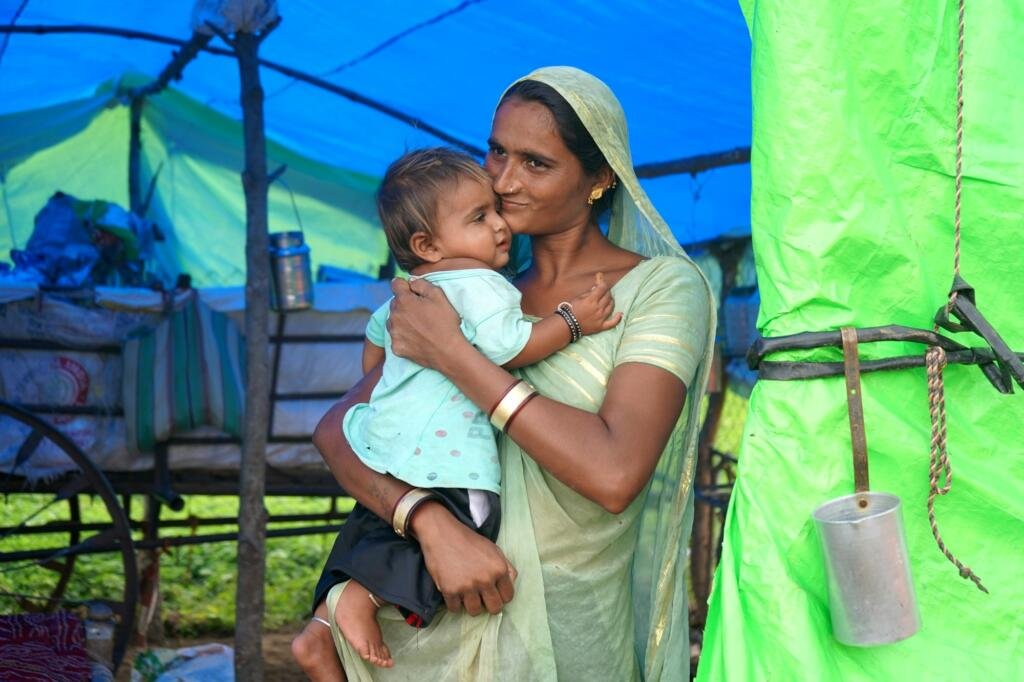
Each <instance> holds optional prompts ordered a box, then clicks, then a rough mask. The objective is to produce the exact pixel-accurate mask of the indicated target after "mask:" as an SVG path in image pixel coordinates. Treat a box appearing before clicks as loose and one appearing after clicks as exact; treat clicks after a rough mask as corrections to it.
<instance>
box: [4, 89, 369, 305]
mask: <svg viewBox="0 0 1024 682" xmlns="http://www.w3.org/2000/svg"><path fill="white" fill-rule="evenodd" d="M145 82H148V80H147V79H145V78H142V77H138V76H126V77H125V78H124V79H122V81H121V83H120V84H119V85H120V86H121V87H122V88H130V87H131V86H133V85H140V84H142V83H145ZM128 139H129V116H128V108H127V107H126V106H124V102H123V101H121V99H120V98H118V97H117V95H116V89H115V87H114V86H112V85H109V84H108V85H106V86H104V87H101V88H100V89H99V91H98V92H97V93H96V94H94V95H92V96H90V97H87V98H84V99H82V100H78V101H74V102H68V103H65V104H60V105H56V106H52V107H47V108H44V109H39V110H35V111H28V112H21V113H17V114H8V115H5V116H0V259H2V260H4V261H8V262H9V260H10V259H9V251H10V249H11V248H24V247H25V244H26V242H27V241H28V238H29V236H30V235H31V233H32V228H33V218H34V216H35V214H36V213H37V212H38V211H39V210H40V209H41V208H42V207H43V205H44V204H45V203H46V200H47V199H48V198H49V197H50V195H51V194H53V193H54V192H55V191H57V190H62V191H64V192H66V193H68V194H72V195H74V196H76V197H78V198H79V199H86V200H88V199H105V200H107V201H113V202H115V203H117V204H120V205H121V206H124V207H126V208H127V206H128ZM141 140H142V155H141V162H142V183H143V186H144V187H145V186H146V185H148V183H149V182H150V179H151V178H152V177H153V175H154V174H155V173H156V171H157V169H158V168H159V169H160V175H159V177H158V178H157V181H156V185H155V191H154V195H153V202H152V204H151V206H150V211H149V214H148V217H150V218H152V219H153V220H155V221H156V222H157V224H158V225H159V226H160V227H161V229H162V230H163V232H164V233H165V234H166V235H167V241H165V242H163V243H160V244H158V245H157V252H156V262H155V263H154V264H153V267H154V268H155V269H156V271H157V273H158V274H159V275H161V277H162V278H163V279H164V280H165V281H167V282H169V283H173V281H174V279H175V277H176V276H177V274H178V273H179V272H187V273H189V274H191V275H192V283H193V285H194V286H201V287H205V286H222V285H237V284H241V283H243V282H244V281H245V197H244V195H243V192H242V182H241V169H242V167H243V165H244V159H243V158H242V130H241V122H239V121H236V120H233V119H231V118H229V117H227V116H224V115H223V114H220V113H217V112H216V111H214V110H213V109H211V108H209V107H207V106H205V105H203V104H202V103H200V102H197V101H195V100H192V99H190V98H188V97H186V96H184V95H182V94H180V93H178V92H176V91H175V90H173V89H168V90H165V91H163V92H162V93H161V94H160V95H158V96H155V97H151V98H149V99H147V100H146V104H145V106H144V108H143V117H142V131H141ZM282 164H284V165H287V167H288V168H287V170H286V171H285V173H284V175H283V176H282V177H281V180H279V181H277V182H275V183H274V184H273V185H272V186H271V188H270V192H269V197H268V199H269V206H268V212H269V225H270V229H271V231H286V230H297V229H300V226H299V220H301V223H302V228H303V229H304V231H305V235H306V242H307V243H308V244H309V245H310V251H311V256H312V259H313V264H314V267H316V266H317V265H320V264H326V265H332V266H335V267H339V268H345V269H348V270H352V271H354V272H358V273H362V274H366V275H370V276H373V277H376V276H377V274H378V271H379V268H380V266H381V265H383V264H384V262H385V261H386V259H387V243H386V242H385V239H384V233H383V232H382V231H381V229H380V226H379V222H378V220H377V211H376V206H375V203H374V192H375V191H376V188H377V184H378V180H377V179H376V178H373V177H370V176H367V175H364V174H361V173H355V172H352V171H348V170H345V169H344V165H345V159H338V160H337V164H336V165H327V164H324V163H320V162H318V161H314V160H312V159H309V158H307V157H303V156H301V155H299V154H297V153H295V152H293V151H291V150H289V149H288V148H287V147H286V146H285V145H284V144H280V143H278V142H275V141H268V143H267V165H268V167H269V170H271V171H273V170H275V169H276V168H278V167H280V166H281V165H282ZM289 190H290V192H291V194H290V193H289ZM292 196H294V200H295V206H294V207H293V205H292ZM296 211H297V212H298V216H299V217H298V218H296Z"/></svg>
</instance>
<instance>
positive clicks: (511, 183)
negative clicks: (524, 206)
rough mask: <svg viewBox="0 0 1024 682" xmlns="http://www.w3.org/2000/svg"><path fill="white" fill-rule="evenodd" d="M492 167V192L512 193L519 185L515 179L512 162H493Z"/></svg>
mask: <svg viewBox="0 0 1024 682" xmlns="http://www.w3.org/2000/svg"><path fill="white" fill-rule="evenodd" d="M492 169H493V173H492V176H491V177H493V178H494V193H495V194H501V195H504V194H514V193H515V191H516V190H517V189H518V188H519V186H518V182H517V181H516V177H515V171H514V169H513V164H511V163H508V162H507V161H503V162H499V163H495V164H494V165H493V166H492Z"/></svg>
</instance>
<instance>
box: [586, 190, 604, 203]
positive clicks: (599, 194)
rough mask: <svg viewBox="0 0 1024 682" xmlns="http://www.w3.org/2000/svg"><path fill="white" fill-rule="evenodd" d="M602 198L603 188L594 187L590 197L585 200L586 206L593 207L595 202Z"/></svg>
mask: <svg viewBox="0 0 1024 682" xmlns="http://www.w3.org/2000/svg"><path fill="white" fill-rule="evenodd" d="M603 196H604V187H595V188H594V190H593V191H592V192H591V193H590V197H589V198H588V199H587V205H588V206H593V205H594V202H595V201H598V200H599V199H600V198H601V197H603Z"/></svg>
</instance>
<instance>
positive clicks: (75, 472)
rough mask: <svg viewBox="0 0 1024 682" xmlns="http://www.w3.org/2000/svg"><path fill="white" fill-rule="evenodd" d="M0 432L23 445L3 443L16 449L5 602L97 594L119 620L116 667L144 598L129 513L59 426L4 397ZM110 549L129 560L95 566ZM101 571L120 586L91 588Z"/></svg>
mask: <svg viewBox="0 0 1024 682" xmlns="http://www.w3.org/2000/svg"><path fill="white" fill-rule="evenodd" d="M0 433H2V434H4V435H5V441H6V442H9V443H14V444H15V445H14V446H13V447H12V448H11V449H9V450H8V452H3V450H2V449H0V456H2V455H8V454H10V455H12V456H11V457H7V456H4V457H3V460H2V461H3V462H4V464H3V467H2V470H0V492H2V493H4V494H5V497H6V498H7V499H6V500H5V501H4V503H3V506H4V507H5V513H4V515H3V520H2V521H0V603H2V602H3V601H11V600H13V601H14V602H15V603H16V604H17V605H18V606H19V607H20V608H21V609H22V610H27V611H53V610H56V609H58V608H61V607H75V606H81V605H82V604H83V603H86V602H90V601H100V602H103V603H105V604H107V605H108V606H110V608H111V609H112V610H113V612H114V615H115V620H116V625H115V630H114V642H113V664H114V670H115V671H116V670H117V667H118V666H119V665H120V663H121V660H122V659H123V658H124V654H125V649H126V648H127V644H128V638H129V636H130V634H131V631H132V628H133V625H134V622H135V605H136V601H137V599H138V573H137V569H136V564H135V549H134V546H133V544H132V533H131V526H130V525H129V522H128V517H127V516H126V515H125V512H124V509H122V507H121V505H120V503H119V502H118V499H117V496H116V495H115V494H114V489H113V487H112V486H111V485H110V482H109V481H108V480H107V478H106V476H104V475H103V472H102V471H100V470H99V469H98V468H97V467H96V465H95V464H93V463H92V461H91V460H90V459H89V458H88V456H86V455H85V453H83V452H82V450H81V449H80V448H79V447H78V446H77V445H75V443H74V442H73V441H72V440H71V439H70V438H68V437H67V436H66V435H64V434H63V433H61V432H60V431H59V430H58V429H57V428H55V427H53V426H51V425H50V424H48V423H47V422H45V421H43V420H42V419H40V418H38V417H36V416H35V415H33V414H31V413H29V412H27V411H25V410H23V409H21V408H19V407H16V406H14V405H11V404H10V403H6V402H4V401H0ZM11 434H15V435H14V437H13V438H12V437H11ZM103 555H107V556H108V557H109V556H110V555H113V556H114V557H116V558H117V561H118V562H119V563H120V564H121V567H120V568H115V569H113V570H107V568H108V567H101V568H100V569H99V570H95V566H96V565H99V564H100V563H101V562H103V561H109V559H107V558H105V557H104V556H103ZM90 564H93V566H92V567H91V568H93V569H94V570H93V571H91V574H90V571H89V569H90ZM76 567H77V568H78V571H79V574H80V575H77V576H76V575H73V574H74V573H75V569H76ZM40 569H41V570H40ZM98 576H101V577H102V581H103V584H104V587H101V588H99V589H106V590H108V591H109V588H110V586H111V585H112V584H113V583H112V581H116V587H115V589H114V590H113V592H114V593H111V594H107V595H102V596H98V595H96V594H90V593H89V590H95V589H97V586H96V585H95V582H96V581H97V579H98ZM122 582H123V587H122V586H121V585H120V583H122ZM115 593H116V594H115Z"/></svg>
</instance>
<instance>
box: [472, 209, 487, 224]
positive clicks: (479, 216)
mask: <svg viewBox="0 0 1024 682" xmlns="http://www.w3.org/2000/svg"><path fill="white" fill-rule="evenodd" d="M486 218H487V214H486V213H484V212H483V211H481V212H480V213H477V214H476V215H475V216H473V222H474V223H482V222H483V221H484V220H485V219H486Z"/></svg>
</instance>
